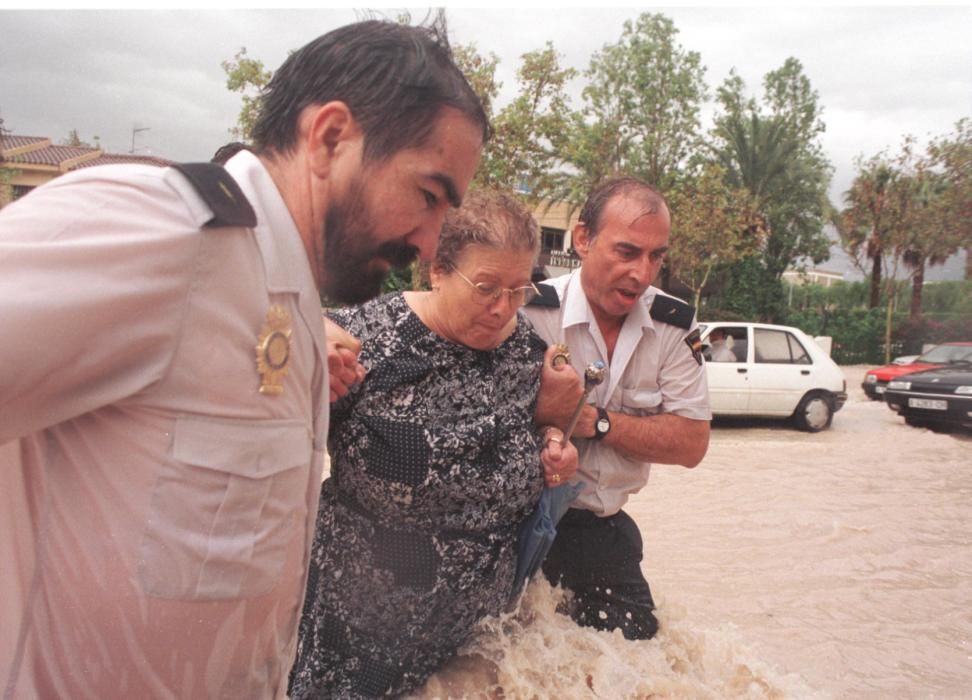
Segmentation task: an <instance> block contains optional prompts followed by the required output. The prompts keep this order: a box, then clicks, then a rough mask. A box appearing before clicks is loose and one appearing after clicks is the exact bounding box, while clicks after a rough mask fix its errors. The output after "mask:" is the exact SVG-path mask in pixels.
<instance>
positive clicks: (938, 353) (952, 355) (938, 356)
mask: <svg viewBox="0 0 972 700" xmlns="http://www.w3.org/2000/svg"><path fill="white" fill-rule="evenodd" d="M970 361H972V345H936V346H935V347H933V348H932V349H931V350H929V351H928V352H926V353H925V354H924V355H922V356H921V357H919V358H918V362H932V363H935V364H941V365H949V364H952V363H958V362H970Z"/></svg>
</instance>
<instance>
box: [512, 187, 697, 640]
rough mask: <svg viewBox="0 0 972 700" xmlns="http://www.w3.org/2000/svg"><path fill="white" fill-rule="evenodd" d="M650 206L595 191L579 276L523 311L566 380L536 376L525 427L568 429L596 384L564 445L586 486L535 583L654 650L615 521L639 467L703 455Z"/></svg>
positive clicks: (632, 190)
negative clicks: (599, 369)
mask: <svg viewBox="0 0 972 700" xmlns="http://www.w3.org/2000/svg"><path fill="white" fill-rule="evenodd" d="M669 231H670V216H669V212H668V207H667V205H666V204H665V201H664V199H663V198H662V196H661V195H660V194H659V193H657V192H656V191H655V190H654V189H653V188H651V187H650V186H648V185H647V184H645V183H642V182H640V181H638V180H635V179H632V178H619V179H614V180H610V181H607V182H605V183H603V184H602V185H600V186H598V187H597V188H595V190H594V191H593V192H592V193H591V194H590V196H589V197H588V200H587V202H586V204H585V205H584V207H583V209H582V210H581V215H580V223H578V224H577V226H576V227H575V228H574V231H573V245H574V248H575V249H576V250H577V254H578V255H579V256H580V258H581V260H582V263H581V267H580V269H578V270H575V271H574V272H573V273H571V274H568V275H565V276H562V277H558V278H556V279H553V280H549V281H548V282H547V283H546V285H549V287H552V290H550V289H547V290H544V292H545V293H544V294H542V295H541V296H540V297H538V300H537V301H536V302H534V303H532V304H531V305H529V306H527V307H526V308H525V309H524V311H525V313H526V314H527V316H528V317H529V318H530V320H531V321H532V322H533V324H534V326H535V327H536V329H537V332H538V333H539V334H540V335H541V337H543V339H544V340H546V341H547V342H548V343H550V344H553V343H564V344H566V345H567V347H568V351H569V358H570V363H571V365H572V366H573V369H574V370H575V371H576V373H575V372H571V371H569V370H566V371H565V370H564V369H562V370H560V371H558V370H553V369H550V368H548V367H546V366H545V368H544V375H543V385H542V388H541V393H540V397H539V399H538V407H537V422H538V423H540V424H553V425H558V426H559V427H566V424H567V423H568V421H569V420H570V417H571V414H572V413H573V407H574V406H576V404H577V398H578V397H579V393H580V389H579V386H578V375H580V376H583V373H584V370H585V368H586V367H587V366H588V365H590V364H591V363H592V362H594V361H596V360H600V361H602V362H603V363H604V364H605V365H606V366H607V370H608V371H607V376H606V377H605V379H604V381H603V382H602V383H601V384H600V385H598V386H597V387H595V388H594V389H593V391H592V392H591V394H590V395H589V397H588V401H589V403H588V404H587V405H586V406H585V407H584V409H583V411H582V413H581V414H580V417H579V420H578V422H577V426H576V429H575V431H574V434H573V436H574V438H575V439H576V440H575V442H576V445H577V449H578V452H579V455H580V467H579V468H578V471H577V479H579V480H580V481H582V482H584V483H585V487H584V489H583V490H582V491H581V493H580V495H579V496H578V498H577V500H576V501H574V503H573V504H572V507H571V509H570V510H568V512H567V515H565V516H564V518H563V519H562V520H561V521H560V523H559V525H558V534H557V538H556V540H555V542H554V545H553V548H552V549H551V551H550V553H549V554H548V556H547V559H546V560H545V562H544V565H543V569H544V573H545V574H546V576H547V578H548V579H550V580H551V581H552V582H553V583H555V584H556V583H560V584H562V585H564V586H565V587H566V588H569V589H571V590H572V591H573V593H574V597H573V602H572V606H571V609H570V614H571V616H572V617H573V619H574V620H575V621H576V622H577V623H578V624H581V625H585V626H591V627H595V628H598V629H606V630H610V629H616V628H620V629H621V630H622V632H623V634H624V636H625V637H626V638H627V639H649V638H651V637H652V636H654V634H655V631H656V629H657V624H658V623H657V621H656V619H655V616H654V614H653V613H652V610H653V609H654V601H653V600H652V597H651V590H650V588H649V586H648V582H647V581H646V580H645V577H644V575H643V573H642V571H641V559H642V540H641V535H640V533H639V531H638V526H637V525H636V524H635V522H634V521H633V520H632V519H631V518H630V517H629V516H628V515H627V514H626V513H625V512H624V511H623V510H622V507H623V506H624V504H625V502H626V501H627V499H628V497H629V496H630V495H631V494H633V493H636V492H638V491H639V490H640V489H641V488H643V487H644V486H645V484H646V483H647V481H648V473H649V470H650V467H651V462H660V463H663V464H679V465H682V466H685V467H690V468H691V467H694V466H696V465H697V464H698V463H699V462H700V461H701V460H702V458H703V457H704V456H705V453H706V450H707V449H708V442H709V421H710V420H711V417H712V414H711V411H710V408H709V401H708V390H707V387H706V381H705V371H704V370H705V368H704V367H703V365H702V357H701V346H700V342H699V333H698V328H697V324H696V321H695V318H694V310H693V309H692V307H690V306H688V305H687V304H685V303H683V302H681V301H679V300H677V299H675V298H674V297H671V296H668V295H666V294H664V293H663V292H662V291H660V290H658V289H656V288H655V287H652V286H651V283H652V282H653V281H654V279H655V278H656V277H657V275H658V272H659V271H660V269H661V266H662V262H663V261H664V256H665V252H666V251H667V250H668V239H669Z"/></svg>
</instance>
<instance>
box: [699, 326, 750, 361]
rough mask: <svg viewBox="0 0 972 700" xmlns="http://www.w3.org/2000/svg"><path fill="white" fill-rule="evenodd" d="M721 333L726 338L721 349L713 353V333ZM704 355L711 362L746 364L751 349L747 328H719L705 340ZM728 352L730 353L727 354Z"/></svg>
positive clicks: (714, 329) (713, 330)
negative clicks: (749, 348)
mask: <svg viewBox="0 0 972 700" xmlns="http://www.w3.org/2000/svg"><path fill="white" fill-rule="evenodd" d="M717 330H718V331H721V332H722V334H723V335H724V336H725V338H724V342H723V343H722V348H721V349H715V352H713V350H714V348H713V344H714V343H713V337H712V336H713V333H715V332H716V331H717ZM704 346H705V347H704V349H703V351H702V354H703V355H704V356H705V359H706V360H707V361H709V362H745V361H746V351H747V349H748V347H749V341H748V339H747V328H746V326H717V327H715V328H713V329H712V331H711V332H710V333H709V335H708V336H707V337H706V339H705V343H704ZM727 351H728V352H727Z"/></svg>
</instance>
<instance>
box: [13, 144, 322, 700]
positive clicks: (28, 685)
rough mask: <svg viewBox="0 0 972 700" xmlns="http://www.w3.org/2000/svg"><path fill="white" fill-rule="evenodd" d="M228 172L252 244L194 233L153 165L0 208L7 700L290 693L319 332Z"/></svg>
mask: <svg viewBox="0 0 972 700" xmlns="http://www.w3.org/2000/svg"><path fill="white" fill-rule="evenodd" d="M227 169H228V171H229V172H230V173H231V175H232V176H233V178H234V179H235V180H236V181H237V182H238V184H239V185H240V187H241V188H242V189H243V191H244V193H245V194H246V196H247V198H248V199H249V201H250V203H251V204H252V205H253V208H254V210H255V211H256V214H257V220H258V223H257V226H256V227H255V228H253V229H250V228H245V227H221V228H215V227H214V228H208V229H203V228H202V225H203V224H204V222H206V221H207V220H209V219H210V217H211V212H210V210H209V208H208V207H207V205H206V204H205V203H204V201H203V200H202V199H201V198H200V197H199V196H198V194H197V193H196V191H195V190H194V189H193V188H192V187H191V186H190V185H189V184H188V181H187V180H185V179H184V178H183V176H182V175H181V174H179V173H178V172H177V171H175V170H173V169H169V168H166V169H163V168H153V167H149V166H132V165H122V166H107V167H103V168H91V169H86V170H82V171H79V172H77V173H72V174H69V175H65V176H63V177H60V178H58V179H57V180H54V181H53V182H51V183H50V184H48V185H45V186H44V187H41V188H39V189H38V190H36V191H35V192H32V193H31V194H30V195H28V196H27V197H26V198H24V199H22V200H20V201H17V202H15V203H14V204H12V205H10V206H8V207H7V208H5V209H4V210H3V211H0V328H3V342H0V443H3V442H5V441H7V440H10V439H17V438H19V441H20V448H19V460H17V461H18V462H19V464H16V465H10V464H0V510H3V511H5V515H4V518H3V520H2V521H0V522H2V523H3V524H4V528H3V529H0V554H3V555H4V557H5V558H4V560H3V561H2V563H0V620H2V622H0V695H2V697H4V698H8V697H9V698H18V700H19V699H21V698H53V697H64V698H72V700H74V699H78V698H100V699H104V698H121V697H124V698H150V697H151V698H200V697H209V698H215V697H220V698H281V697H285V694H286V686H287V675H288V673H289V671H290V666H291V664H292V661H293V657H294V654H295V647H296V633H297V623H298V620H299V616H300V611H301V606H302V602H303V595H304V584H305V578H306V572H307V564H308V556H309V549H310V542H311V538H312V534H313V529H314V518H315V515H316V510H317V499H318V495H319V487H320V483H321V470H322V467H323V450H324V446H325V439H326V432H327V409H328V405H327V376H326V371H327V363H326V359H325V356H324V352H325V349H324V331H323V325H322V323H321V312H320V302H319V297H318V293H317V290H316V288H315V285H314V281H313V278H312V274H311V269H310V265H309V263H308V261H307V256H306V253H305V251H304V247H303V245H302V242H301V239H300V236H299V234H298V232H297V229H296V226H295V225H294V223H293V220H292V218H291V216H290V214H289V212H288V210H287V208H286V206H285V204H284V202H283V199H282V198H281V196H280V194H279V192H278V191H277V189H276V187H275V185H274V183H273V181H272V180H271V178H270V176H269V174H268V173H267V171H266V170H265V169H264V168H263V166H262V164H261V163H260V162H259V160H258V159H257V158H256V157H255V156H253V154H251V153H248V152H242V153H240V154H238V155H237V156H235V157H234V158H233V159H232V160H231V161H230V162H229V164H228V165H227ZM271 306H278V307H282V308H283V309H285V310H286V311H287V312H288V313H289V315H290V324H289V325H290V330H291V341H290V358H289V362H288V373H287V375H286V377H285V379H284V380H283V393H282V394H281V395H279V396H270V395H265V394H262V393H260V392H259V388H260V384H261V379H260V374H259V373H258V371H257V350H256V347H257V343H258V338H259V336H260V334H261V330H262V329H263V327H264V324H265V322H266V320H267V314H268V310H269V309H270V308H271ZM8 447H9V445H8ZM4 452H7V453H8V454H9V452H10V450H7V449H6V448H5V449H4V450H0V455H2V454H3V453H4ZM8 461H9V459H8Z"/></svg>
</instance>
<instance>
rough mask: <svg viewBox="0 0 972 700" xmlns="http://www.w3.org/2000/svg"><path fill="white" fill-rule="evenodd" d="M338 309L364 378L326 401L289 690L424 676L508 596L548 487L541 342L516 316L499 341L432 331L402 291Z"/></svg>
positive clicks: (411, 683) (362, 687) (364, 692)
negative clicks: (539, 421) (530, 521)
mask: <svg viewBox="0 0 972 700" xmlns="http://www.w3.org/2000/svg"><path fill="white" fill-rule="evenodd" d="M333 318H334V319H335V321H337V323H338V324H340V325H341V326H343V327H344V328H346V329H347V330H348V331H349V332H351V333H352V334H354V335H356V336H357V337H358V338H360V339H361V341H362V350H361V354H360V358H359V359H360V361H361V363H362V364H363V365H364V366H366V367H368V375H367V378H366V379H365V381H364V382H363V383H362V384H361V385H359V386H357V387H355V388H354V389H352V391H351V393H349V394H348V395H347V396H345V397H343V398H342V399H341V400H339V401H338V402H337V403H335V404H334V406H333V409H332V413H331V433H330V438H329V443H328V446H329V451H330V454H331V477H330V478H329V479H327V481H325V482H324V484H323V487H322V489H321V502H320V512H319V514H318V519H317V530H316V534H315V538H314V544H313V550H312V559H311V571H310V576H309V580H308V587H307V598H306V601H305V604H304V614H303V618H302V620H301V624H300V642H299V645H298V652H297V660H296V663H295V665H294V669H293V671H292V672H291V686H290V693H291V697H292V698H294V699H295V700H297V699H302V698H320V697H341V698H344V697H374V696H382V695H399V694H401V693H404V692H406V691H408V690H410V689H414V688H416V687H418V686H420V685H421V684H422V683H423V682H424V681H425V680H426V679H427V678H428V677H429V676H430V675H431V674H432V673H433V672H435V671H436V670H437V669H438V668H439V667H441V666H442V664H443V663H445V662H446V661H447V660H448V659H449V658H450V657H452V656H453V655H454V654H455V653H456V651H457V650H458V648H459V647H460V646H461V645H462V644H463V643H465V642H466V641H467V640H468V639H469V638H470V636H471V635H472V633H473V632H474V627H475V625H476V623H477V622H478V621H479V620H480V619H481V618H483V617H484V616H487V615H492V614H497V613H499V612H502V611H503V610H504V609H505V607H506V604H507V601H508V600H509V596H510V591H511V588H512V584H513V575H514V572H515V569H516V553H517V552H516V538H517V529H518V527H519V525H520V523H521V522H522V521H523V520H524V519H525V518H526V517H527V516H528V515H529V514H530V513H531V511H532V510H533V508H534V506H535V505H536V502H537V500H538V499H539V497H540V493H541V491H542V489H543V473H542V466H541V464H540V459H539V453H540V444H539V440H538V438H537V435H536V431H535V430H534V426H533V411H534V408H535V402H536V393H537V389H538V387H539V381H540V366H541V363H542V360H543V350H544V343H543V341H542V340H540V338H539V337H538V336H537V335H536V334H535V333H534V332H533V330H532V328H531V326H530V325H529V322H527V321H526V320H525V319H524V318H523V317H522V316H521V317H519V319H518V323H517V326H516V329H515V330H514V332H513V333H512V335H511V336H510V337H509V338H507V339H506V341H504V342H503V344H502V345H500V346H499V347H498V348H496V349H495V350H492V351H480V350H473V349H470V348H467V347H465V346H463V345H459V344H456V343H453V342H450V341H448V340H444V339H443V338H441V337H439V336H437V335H435V334H434V333H433V332H432V331H430V330H429V328H428V327H426V326H425V325H424V324H423V323H422V321H420V320H419V318H418V317H417V316H416V315H415V313H414V312H413V311H412V310H411V308H410V307H409V306H408V304H407V303H406V302H405V299H404V298H403V296H402V295H401V294H391V295H386V296H384V297H381V298H379V299H376V300H373V301H371V302H368V303H366V304H364V305H362V306H359V307H355V308H352V309H344V310H341V311H338V312H335V313H334V314H333Z"/></svg>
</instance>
